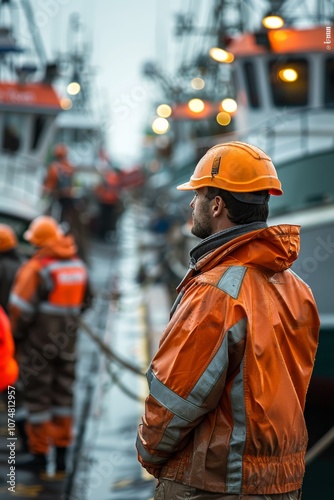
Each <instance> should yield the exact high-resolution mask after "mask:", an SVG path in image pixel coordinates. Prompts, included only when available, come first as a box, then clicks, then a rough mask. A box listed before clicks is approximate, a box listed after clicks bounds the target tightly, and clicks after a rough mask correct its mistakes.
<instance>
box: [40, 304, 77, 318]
mask: <svg viewBox="0 0 334 500" xmlns="http://www.w3.org/2000/svg"><path fill="white" fill-rule="evenodd" d="M38 311H39V312H43V313H47V314H58V315H59V316H65V315H66V314H79V313H80V307H78V306H73V307H63V306H55V305H53V304H50V303H49V302H41V303H40V304H39V306H38Z"/></svg>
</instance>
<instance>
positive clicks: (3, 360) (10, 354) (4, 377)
mask: <svg viewBox="0 0 334 500" xmlns="http://www.w3.org/2000/svg"><path fill="white" fill-rule="evenodd" d="M18 375H19V368H18V365H17V362H16V360H15V359H14V342H13V338H12V333H11V330H10V324H9V319H8V318H7V315H6V313H5V312H4V310H3V309H2V307H1V306H0V392H2V391H4V390H5V389H7V387H8V385H14V384H15V382H16V380H17V378H18Z"/></svg>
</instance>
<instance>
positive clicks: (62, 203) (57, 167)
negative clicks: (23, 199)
mask: <svg viewBox="0 0 334 500" xmlns="http://www.w3.org/2000/svg"><path fill="white" fill-rule="evenodd" d="M53 155H54V161H53V162H52V163H51V164H50V165H49V168H48V170H47V174H46V177H45V179H44V194H46V195H48V196H50V198H51V215H53V216H54V217H55V218H56V219H57V220H58V221H59V222H60V221H63V220H66V221H68V222H70V220H71V217H72V211H73V210H74V203H73V178H74V172H75V167H74V166H73V165H72V164H71V163H70V161H69V160H68V149H67V147H66V146H65V144H57V145H56V146H55V147H54V150H53ZM58 212H59V213H58Z"/></svg>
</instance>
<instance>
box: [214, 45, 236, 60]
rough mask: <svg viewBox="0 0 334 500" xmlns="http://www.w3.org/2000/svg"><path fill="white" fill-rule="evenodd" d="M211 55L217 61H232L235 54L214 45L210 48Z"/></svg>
mask: <svg viewBox="0 0 334 500" xmlns="http://www.w3.org/2000/svg"><path fill="white" fill-rule="evenodd" d="M209 54H210V57H211V58H212V59H214V60H215V61H217V62H222V63H231V62H233V61H234V55H233V54H231V52H227V51H226V50H224V49H220V48H219V47H212V48H211V49H210V50H209Z"/></svg>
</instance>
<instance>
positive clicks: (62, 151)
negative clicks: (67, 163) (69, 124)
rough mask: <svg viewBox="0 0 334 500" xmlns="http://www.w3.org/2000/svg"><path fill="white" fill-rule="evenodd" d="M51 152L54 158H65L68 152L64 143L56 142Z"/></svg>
mask: <svg viewBox="0 0 334 500" xmlns="http://www.w3.org/2000/svg"><path fill="white" fill-rule="evenodd" d="M53 154H54V156H55V157H56V158H66V157H67V154H68V149H67V146H66V145H65V144H56V145H55V147H54V149H53Z"/></svg>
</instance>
